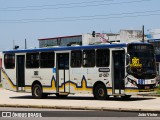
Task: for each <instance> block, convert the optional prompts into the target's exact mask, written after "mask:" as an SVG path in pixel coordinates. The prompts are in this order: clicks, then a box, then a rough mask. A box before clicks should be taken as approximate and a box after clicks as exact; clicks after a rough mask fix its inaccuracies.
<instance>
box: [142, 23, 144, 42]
mask: <svg viewBox="0 0 160 120" xmlns="http://www.w3.org/2000/svg"><path fill="white" fill-rule="evenodd" d="M142 42H144V25H143V26H142Z"/></svg>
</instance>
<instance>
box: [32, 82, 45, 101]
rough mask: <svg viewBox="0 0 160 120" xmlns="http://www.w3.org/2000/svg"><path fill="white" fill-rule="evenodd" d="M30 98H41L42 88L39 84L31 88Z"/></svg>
mask: <svg viewBox="0 0 160 120" xmlns="http://www.w3.org/2000/svg"><path fill="white" fill-rule="evenodd" d="M32 96H33V97H34V98H36V99H41V98H43V92H42V87H41V86H40V85H39V84H35V85H34V86H33V88H32Z"/></svg>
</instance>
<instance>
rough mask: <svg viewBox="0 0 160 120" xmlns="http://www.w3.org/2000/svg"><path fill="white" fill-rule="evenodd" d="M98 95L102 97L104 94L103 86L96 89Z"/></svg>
mask: <svg viewBox="0 0 160 120" xmlns="http://www.w3.org/2000/svg"><path fill="white" fill-rule="evenodd" d="M98 95H99V96H101V97H103V96H104V90H103V88H100V89H98Z"/></svg>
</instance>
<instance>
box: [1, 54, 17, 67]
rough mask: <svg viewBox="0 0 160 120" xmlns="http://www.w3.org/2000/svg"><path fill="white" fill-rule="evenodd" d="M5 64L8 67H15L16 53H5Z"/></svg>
mask: <svg viewBox="0 0 160 120" xmlns="http://www.w3.org/2000/svg"><path fill="white" fill-rule="evenodd" d="M4 66H5V68H6V69H14V68H15V54H5V55H4Z"/></svg>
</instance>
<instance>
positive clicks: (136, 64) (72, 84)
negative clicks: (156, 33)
mask: <svg viewBox="0 0 160 120" xmlns="http://www.w3.org/2000/svg"><path fill="white" fill-rule="evenodd" d="M2 84H3V87H4V88H5V89H8V90H12V91H16V92H19V91H21V92H22V91H23V92H31V93H32V96H33V97H34V98H44V97H47V96H48V95H50V94H55V95H56V96H57V97H67V96H68V95H69V94H76V93H78V94H93V95H94V97H95V99H99V100H104V99H106V98H108V97H109V96H121V97H122V98H129V97H131V95H135V94H141V93H143V94H144V93H150V92H153V91H154V87H155V85H156V65H155V54H154V47H153V46H152V45H151V44H149V43H129V44H120V43H119V44H103V45H88V46H67V47H62V46H59V47H52V48H38V49H25V50H10V51H3V56H2Z"/></svg>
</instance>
